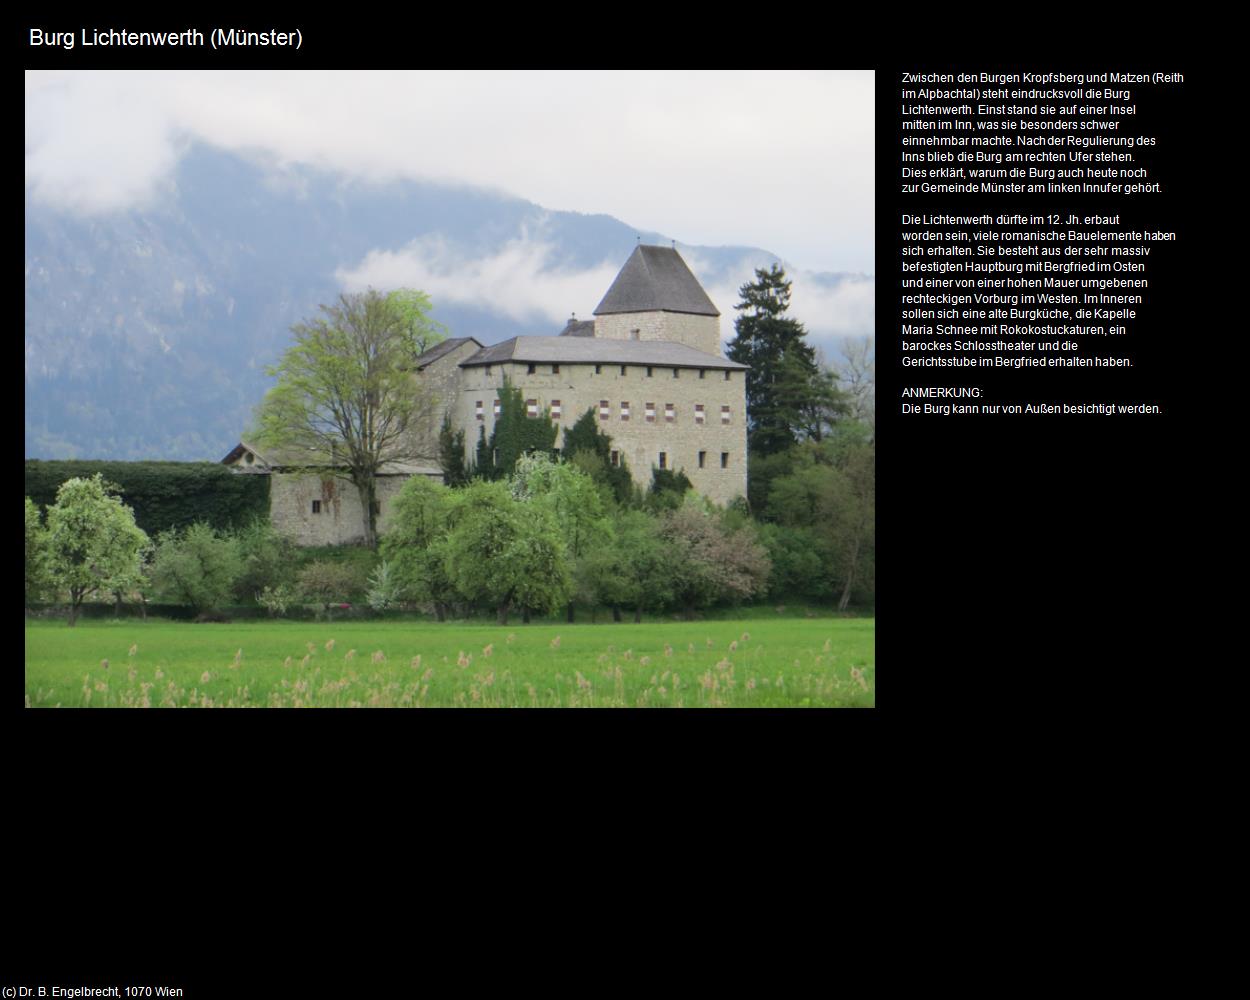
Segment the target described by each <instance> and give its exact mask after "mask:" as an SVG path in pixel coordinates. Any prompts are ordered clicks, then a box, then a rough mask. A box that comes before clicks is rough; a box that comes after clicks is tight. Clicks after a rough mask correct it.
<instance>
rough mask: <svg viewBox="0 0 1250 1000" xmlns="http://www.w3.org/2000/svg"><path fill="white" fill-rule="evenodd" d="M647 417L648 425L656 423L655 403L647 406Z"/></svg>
mask: <svg viewBox="0 0 1250 1000" xmlns="http://www.w3.org/2000/svg"><path fill="white" fill-rule="evenodd" d="M646 417H647V423H649V424H653V423H655V404H654V403H648V404H647V405H646Z"/></svg>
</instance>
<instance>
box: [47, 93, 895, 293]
mask: <svg viewBox="0 0 1250 1000" xmlns="http://www.w3.org/2000/svg"><path fill="white" fill-rule="evenodd" d="M872 89H873V74H872V73H871V72H705V71H694V72H680V73H662V72H612V73H606V72H603V73H582V72H543V73H538V72H523V73H483V72H472V73H443V72H439V73H424V72H407V73H380V72H372V71H369V72H359V73H350V72H324V73H323V72H292V73H286V72H246V73H244V72H180V73H155V72H102V73H87V72H30V73H27V75H26V129H25V137H26V157H25V159H26V163H25V166H26V186H27V191H28V192H29V193H30V194H31V196H32V197H34V198H36V199H38V200H39V201H42V202H45V203H48V204H52V205H56V206H59V207H61V208H63V209H66V210H69V211H73V212H77V213H100V212H111V211H118V210H124V209H127V208H130V207H134V206H136V205H142V204H143V203H144V202H146V201H148V200H150V199H152V198H154V197H157V196H159V194H160V192H161V191H162V189H163V186H164V183H165V182H167V181H168V179H169V177H170V176H171V174H172V171H173V170H174V168H175V167H176V165H177V160H178V156H179V153H180V151H181V150H184V149H185V148H186V147H187V145H188V143H189V141H191V140H198V141H203V142H207V143H210V144H212V145H215V146H218V147H221V148H224V149H228V150H233V151H238V152H244V153H259V154H262V155H265V156H267V157H269V158H272V159H275V160H276V161H277V162H279V163H306V164H311V165H315V166H318V167H323V168H329V169H333V170H337V171H342V172H344V173H346V174H349V175H352V176H354V177H359V178H365V179H377V180H391V179H394V178H400V177H408V178H413V179H425V180H435V181H448V182H455V183H467V184H472V185H479V186H484V187H489V188H493V189H497V190H502V191H505V192H507V193H509V194H513V195H517V196H520V197H523V198H527V199H529V200H530V201H533V202H537V203H538V204H539V205H542V206H543V207H545V208H549V209H557V210H572V211H578V212H588V213H599V212H602V213H606V214H608V215H612V216H615V217H616V218H618V219H620V220H621V221H622V222H625V223H626V224H628V225H631V226H635V227H637V228H638V229H642V230H654V231H657V232H660V233H664V234H666V235H668V236H670V237H672V238H674V239H676V240H678V241H681V242H683V243H688V244H707V245H713V246H716V245H724V244H734V245H747V246H756V247H761V248H763V249H766V250H769V251H772V252H773V253H776V254H777V255H779V256H780V257H781V258H782V259H783V260H785V261H786V262H787V264H789V265H792V266H793V267H795V268H801V269H804V270H809V271H853V272H861V273H866V274H871V273H872V272H873V269H874V268H873V97H872Z"/></svg>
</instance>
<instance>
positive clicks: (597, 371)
mask: <svg viewBox="0 0 1250 1000" xmlns="http://www.w3.org/2000/svg"><path fill="white" fill-rule="evenodd" d="M595 374H596V375H602V374H603V365H595Z"/></svg>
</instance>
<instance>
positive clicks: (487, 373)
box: [486, 365, 491, 378]
mask: <svg viewBox="0 0 1250 1000" xmlns="http://www.w3.org/2000/svg"><path fill="white" fill-rule="evenodd" d="M490 369H491V366H490V365H487V366H486V377H487V378H490Z"/></svg>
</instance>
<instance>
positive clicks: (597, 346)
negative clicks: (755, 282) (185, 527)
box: [222, 245, 747, 545]
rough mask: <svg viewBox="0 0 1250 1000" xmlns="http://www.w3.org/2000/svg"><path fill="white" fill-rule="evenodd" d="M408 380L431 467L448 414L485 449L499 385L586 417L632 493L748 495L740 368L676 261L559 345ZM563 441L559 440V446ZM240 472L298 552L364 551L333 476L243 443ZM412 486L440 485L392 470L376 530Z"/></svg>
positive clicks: (630, 279) (446, 354)
mask: <svg viewBox="0 0 1250 1000" xmlns="http://www.w3.org/2000/svg"><path fill="white" fill-rule="evenodd" d="M415 369H416V374H415V378H417V379H418V380H419V382H420V383H421V384H422V390H423V391H424V392H426V393H428V394H429V395H430V397H431V398H432V399H434V400H435V405H434V406H433V407H432V410H431V412H432V414H433V417H432V418H431V419H430V420H428V421H427V422H426V426H424V427H423V428H422V429H421V431H420V432H419V433H420V435H421V437H422V438H423V439H424V442H423V447H421V448H420V449H418V451H419V452H420V453H422V454H426V455H436V454H437V445H436V444H435V442H436V440H437V433H438V427H439V426H441V424H442V419H443V415H444V414H447V415H449V416H450V418H451V425H452V428H453V429H454V430H458V431H463V432H464V438H465V442H466V446H467V447H468V449H469V450H470V455H469V456H468V457H470V458H471V457H472V449H473V448H474V446H475V445H476V443H477V441H478V439H479V434H480V433H481V432H480V430H479V429H484V431H485V436H486V439H487V440H489V439H490V436H491V431H492V430H493V428H494V422H495V417H496V416H497V415H498V412H499V397H498V392H499V389H500V388H501V387H502V385H503V381H504V379H505V378H507V379H508V381H509V382H510V383H511V384H512V385H513V386H516V387H517V388H519V389H520V390H521V394H522V396H523V397H524V399H525V401H526V407H527V410H528V413H529V415H530V416H542V415H549V418H550V419H551V420H552V422H554V423H556V424H558V425H559V426H560V428H561V429H562V431H563V429H567V428H569V427H571V426H572V425H573V424H574V423H575V422H576V421H577V420H578V418H580V417H582V416H583V415H584V414H585V413H586V411H587V410H588V409H589V410H591V411H592V412H593V413H595V415H596V417H597V419H598V422H599V428H600V430H602V431H604V432H605V433H607V434H608V435H610V436H611V438H612V452H611V460H612V461H613V463H617V462H619V461H621V460H622V459H623V460H624V461H625V463H626V464H627V465H628V466H629V469H630V472H631V474H632V476H633V478H634V480H635V482H637V483H638V484H639V485H641V486H643V487H646V486H648V485H650V482H651V474H652V468H659V469H672V470H674V471H683V472H685V474H686V475H687V476H688V477H689V479H690V481H691V483H693V484H694V488H695V489H696V490H697V491H698V492H699V493H701V494H703V495H705V496H707V497H708V498H709V499H711V500H713V501H715V502H716V503H719V504H726V503H729V502H730V501H731V500H733V499H734V498H735V497H738V496H745V495H746V489H747V445H746V416H747V415H746V371H747V366H746V365H741V364H738V363H737V362H734V361H729V360H727V359H726V358H725V357H724V356H723V355H722V354H721V353H720V313H719V312H718V311H717V309H716V306H715V305H713V303H712V300H711V299H709V298H708V296H707V293H706V292H705V291H704V290H703V288H702V286H700V284H699V282H698V279H696V278H695V276H694V274H692V273H691V271H690V268H689V267H687V266H686V262H685V261H684V260H682V258H681V255H680V254H678V253H677V251H676V249H669V248H667V247H656V246H642V245H640V246H638V247H636V248H635V249H634V252H633V254H632V255H631V256H630V258H629V260H627V261H626V262H625V266H624V267H622V268H621V271H620V273H619V274H618V275H617V276H616V279H615V280H614V281H613V282H612V286H611V287H610V288H609V289H608V291H607V294H606V295H604V297H603V300H602V301H601V302H600V303H599V305H598V307H597V308H596V309H595V311H594V319H593V320H580V321H579V320H577V319H570V320H569V322H568V325H567V326H566V327H565V328H564V330H562V331H561V332H560V333H559V334H558V335H556V336H550V337H542V336H536V337H513V338H512V339H511V340H505V341H503V342H502V343H499V344H495V345H493V346H490V347H486V346H483V345H482V344H481V343H479V342H478V341H477V340H476V339H475V338H473V337H457V338H454V339H451V340H446V341H443V342H442V343H440V344H438V345H437V346H436V347H434V348H432V349H431V350H429V351H426V352H425V353H424V354H422V355H421V356H420V357H419V358H417V359H416V362H415ZM562 440H563V433H561V434H560V435H558V436H557V438H556V442H557V445H559V444H560V443H561V442H562ZM222 461H223V462H224V463H225V464H227V465H230V466H232V467H233V468H234V469H235V470H236V471H238V472H241V473H261V474H270V475H272V476H273V478H272V479H271V485H270V518H271V521H272V523H273V524H274V527H275V528H277V529H278V530H279V531H281V532H282V533H284V534H286V535H288V536H290V537H292V538H293V539H295V540H296V541H297V542H298V543H300V544H301V545H334V544H345V543H350V542H353V541H359V540H360V538H361V521H362V518H361V509H360V501H359V498H358V496H357V493H356V490H355V488H354V487H353V486H352V485H351V484H350V483H347V482H345V481H343V480H341V479H337V478H336V477H335V476H334V475H333V473H331V472H330V471H329V469H327V473H326V474H324V475H317V474H314V473H310V472H308V471H307V469H302V470H299V471H294V470H293V471H291V472H284V471H283V468H284V464H285V463H283V462H282V461H281V460H280V458H278V457H276V456H272V455H268V456H267V455H263V454H262V453H261V452H260V451H258V450H257V449H256V448H254V447H252V446H251V445H249V444H247V443H246V442H241V443H240V444H239V445H238V446H237V447H236V448H234V449H233V450H232V451H231V452H230V454H229V455H227V456H226V457H225V458H224V459H223V460H222ZM413 475H425V476H431V477H437V478H440V479H441V477H442V469H441V467H439V466H438V465H437V464H433V463H427V464H423V463H420V462H412V463H393V464H392V465H391V466H389V467H386V468H384V469H383V470H382V474H381V475H380V477H379V481H378V490H377V495H378V498H379V513H378V530H379V532H384V531H385V530H386V519H387V514H388V508H389V501H390V500H391V498H393V497H394V495H395V494H396V493H397V492H398V491H399V490H400V488H401V487H402V486H403V483H404V481H405V480H407V479H408V478H409V477H410V476H413Z"/></svg>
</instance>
